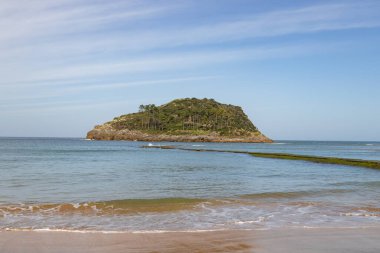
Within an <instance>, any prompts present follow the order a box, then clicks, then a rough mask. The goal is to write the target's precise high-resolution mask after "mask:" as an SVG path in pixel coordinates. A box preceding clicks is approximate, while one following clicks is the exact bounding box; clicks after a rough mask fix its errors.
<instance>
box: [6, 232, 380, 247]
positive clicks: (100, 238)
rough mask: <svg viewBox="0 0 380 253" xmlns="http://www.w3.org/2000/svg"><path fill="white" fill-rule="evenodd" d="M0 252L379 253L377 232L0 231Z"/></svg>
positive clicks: (379, 242) (379, 235)
mask: <svg viewBox="0 0 380 253" xmlns="http://www.w3.org/2000/svg"><path fill="white" fill-rule="evenodd" d="M0 252H1V253H23V252H28V253H37V252H38V253H79V252H81V253H82V252H86V253H87V252H88V253H100V252H109V253H119V252H120V253H121V252H123V253H124V252H198V253H203V252H204V253H206V252H211V253H212V252H257V253H277V252H278V253H280V252H281V253H297V252H302V253H322V252H323V253H329V252H331V253H332V252H334V253H350V252H352V253H353V252H355V253H356V252H364V253H378V252H380V228H363V229H360V228H355V229H288V230H285V229H282V230H266V231H217V232H175V233H174V232H169V233H118V234H105V233H77V232H51V231H38V232H37V231H1V232H0Z"/></svg>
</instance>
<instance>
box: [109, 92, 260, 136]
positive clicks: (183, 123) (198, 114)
mask: <svg viewBox="0 0 380 253" xmlns="http://www.w3.org/2000/svg"><path fill="white" fill-rule="evenodd" d="M110 124H111V125H112V126H113V127H114V128H115V129H131V130H140V131H144V132H157V131H161V132H165V133H168V134H190V135H193V134H200V133H204V132H206V133H207V132H209V131H214V132H217V133H219V134H221V135H226V136H236V135H239V136H240V135H243V136H244V135H249V134H250V133H252V132H258V130H257V128H256V127H255V126H254V125H253V124H252V122H251V121H250V120H249V119H248V117H247V115H246V114H245V113H244V112H243V110H242V109H241V107H239V106H234V105H226V104H221V103H218V102H216V101H215V100H214V99H206V98H205V99H196V98H185V99H176V100H173V101H172V102H170V103H167V104H164V105H161V106H156V105H154V104H149V105H140V107H139V112H138V113H131V114H127V115H122V116H120V117H116V118H114V119H113V121H111V122H110Z"/></svg>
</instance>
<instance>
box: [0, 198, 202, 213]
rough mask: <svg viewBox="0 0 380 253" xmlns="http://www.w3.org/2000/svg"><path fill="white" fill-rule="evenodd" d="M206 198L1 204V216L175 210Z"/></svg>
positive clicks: (190, 206)
mask: <svg viewBox="0 0 380 253" xmlns="http://www.w3.org/2000/svg"><path fill="white" fill-rule="evenodd" d="M203 202H206V200H205V199H191V198H162V199H124V200H110V201H99V202H83V203H43V204H17V205H1V206H0V217H2V216H3V217H4V216H5V215H7V214H24V215H26V214H33V213H41V214H46V215H47V214H84V215H91V214H92V215H122V214H138V213H146V212H155V213H157V212H174V211H181V210H188V209H194V208H196V207H197V206H198V205H199V204H200V203H203Z"/></svg>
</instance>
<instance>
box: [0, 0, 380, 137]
mask: <svg viewBox="0 0 380 253" xmlns="http://www.w3.org/2000/svg"><path fill="white" fill-rule="evenodd" d="M379 13H380V1H378V0H373V1H370V0H368V1H367V0H363V1H349V0H347V1H332V0H327V1H306V0H303V1H301V0H295V1H282V0H277V1H275V0H271V1H270V0H261V1H259V0H208V1H201V0H199V1H196V0H187V1H185V0H177V1H161V0H155V1H153V0H151V1H144V0H138V1H133V0H123V1H120V0H112V1H96V0H91V1H90V0H54V1H53V0H34V1H30V0H0V31H1V32H0V136H16V137H19V136H20V137H21V136H23V137H85V135H86V133H87V131H89V130H91V129H92V128H93V126H94V125H97V124H102V123H104V122H106V121H109V120H111V119H112V118H114V117H116V116H119V115H121V114H126V113H131V112H135V111H137V110H138V106H139V105H140V104H151V103H154V104H156V105H160V104H164V103H167V102H169V101H171V100H173V99H175V98H185V97H197V98H205V97H206V98H214V99H215V100H217V101H219V102H222V103H228V104H235V105H239V106H241V107H242V108H243V109H244V111H245V112H246V113H247V115H248V116H249V118H250V119H251V120H252V121H253V123H254V124H255V125H256V126H257V127H258V128H259V129H260V130H261V131H262V132H263V133H264V134H265V135H267V136H268V137H270V138H272V139H276V140H353V141H359V140H363V141H380V113H379V109H380V99H379V98H380V46H379V45H380V15H379Z"/></svg>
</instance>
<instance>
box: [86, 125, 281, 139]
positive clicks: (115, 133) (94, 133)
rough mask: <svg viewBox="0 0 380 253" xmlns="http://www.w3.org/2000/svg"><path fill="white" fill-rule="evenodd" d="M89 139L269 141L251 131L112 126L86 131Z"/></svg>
mask: <svg viewBox="0 0 380 253" xmlns="http://www.w3.org/2000/svg"><path fill="white" fill-rule="evenodd" d="M86 138H87V139H90V140H104V141H110V140H128V141H152V142H153V141H154V142H161V141H168V142H230V143H232V142H242V143H243V142H246V143H271V142H273V141H272V140H271V139H269V138H267V137H266V136H264V135H263V134H260V133H252V134H251V135H250V136H221V135H219V134H218V133H215V132H211V133H210V134H207V135H171V134H165V133H162V134H160V133H154V134H153V133H145V132H142V131H137V130H129V129H123V130H116V129H113V128H112V127H105V126H97V127H95V128H94V129H93V130H91V131H89V132H88V133H87V137H86Z"/></svg>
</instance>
